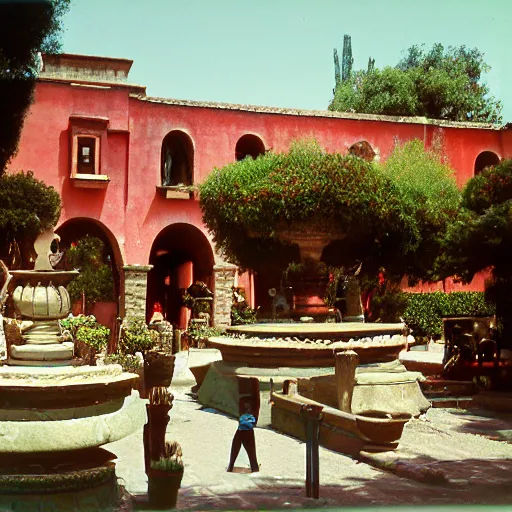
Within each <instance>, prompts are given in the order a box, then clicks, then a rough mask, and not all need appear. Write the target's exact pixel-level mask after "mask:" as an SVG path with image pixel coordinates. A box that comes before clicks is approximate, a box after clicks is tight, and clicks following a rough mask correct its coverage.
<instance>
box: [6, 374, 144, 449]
mask: <svg viewBox="0 0 512 512" xmlns="http://www.w3.org/2000/svg"><path fill="white" fill-rule="evenodd" d="M137 378H138V376H137V375H135V374H130V373H124V372H123V371H122V368H121V367H120V366H119V365H106V366H103V367H102V366H98V367H88V366H83V367H38V368H23V367H14V368H12V367H5V366H4V367H1V368H0V453H34V452H63V451H68V450H78V449H84V448H92V447H98V446H101V445H103V444H106V443H110V442H113V441H116V440H118V439H122V438H123V437H126V436H127V435H129V434H131V433H133V432H134V431H136V430H137V429H139V428H141V427H142V426H143V425H144V423H145V422H146V410H145V406H144V402H143V401H142V400H141V399H140V398H139V395H138V393H137V392H136V391H132V387H133V385H134V383H135V381H136V379H137Z"/></svg>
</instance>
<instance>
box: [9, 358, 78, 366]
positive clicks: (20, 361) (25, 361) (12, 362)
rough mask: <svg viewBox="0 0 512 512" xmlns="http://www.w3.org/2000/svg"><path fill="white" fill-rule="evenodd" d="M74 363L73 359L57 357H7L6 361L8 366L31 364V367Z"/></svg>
mask: <svg viewBox="0 0 512 512" xmlns="http://www.w3.org/2000/svg"><path fill="white" fill-rule="evenodd" d="M72 363H73V359H55V360H53V361H31V360H29V359H13V358H12V357H10V358H9V359H7V361H6V364H7V365H8V366H30V367H31V368H36V367H44V368H48V367H58V366H71V365H72Z"/></svg>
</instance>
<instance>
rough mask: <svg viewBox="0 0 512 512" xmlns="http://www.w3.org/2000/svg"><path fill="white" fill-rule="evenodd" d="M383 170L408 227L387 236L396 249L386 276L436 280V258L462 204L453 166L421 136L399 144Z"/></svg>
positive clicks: (412, 280) (413, 279)
mask: <svg viewBox="0 0 512 512" xmlns="http://www.w3.org/2000/svg"><path fill="white" fill-rule="evenodd" d="M380 168H381V170H382V172H383V173H384V174H385V175H386V176H387V177H389V178H391V179H392V181H393V183H394V185H395V187H396V190H397V192H398V194H399V195H400V199H401V203H402V215H405V216H407V218H408V225H409V226H410V229H409V232H408V233H396V234H395V236H396V235H398V238H397V239H395V240H392V239H390V240H389V242H390V244H393V245H395V246H396V248H397V250H396V252H395V255H394V257H393V258H392V259H391V260H390V262H389V263H388V265H387V268H386V271H387V273H388V277H391V278H393V276H394V277H395V278H396V280H399V279H401V277H403V276H404V275H407V276H408V278H409V281H410V282H411V283H415V282H417V281H418V280H419V279H423V280H426V281H436V280H438V279H439V274H438V272H437V269H436V265H435V264H436V260H437V257H438V255H439V252H440V251H441V250H442V244H443V239H444V235H445V233H446V231H447V229H448V228H449V226H451V225H452V223H453V222H454V221H455V219H456V218H457V215H458V212H459V207H460V202H461V194H460V191H459V189H458V188H457V184H456V181H455V172H454V170H453V169H452V168H451V167H450V166H449V165H448V163H446V162H444V161H443V158H442V156H441V155H440V153H439V152H438V151H436V150H425V148H424V146H423V143H422V142H421V141H420V140H417V139H416V140H412V141H409V142H406V143H403V144H397V146H396V147H395V149H394V150H393V152H392V153H391V155H390V157H389V158H388V159H387V160H386V161H385V162H384V163H383V164H381V165H380ZM404 235H405V236H406V237H408V240H404V239H403V236H404ZM400 248H403V249H405V250H400ZM390 251H392V248H390Z"/></svg>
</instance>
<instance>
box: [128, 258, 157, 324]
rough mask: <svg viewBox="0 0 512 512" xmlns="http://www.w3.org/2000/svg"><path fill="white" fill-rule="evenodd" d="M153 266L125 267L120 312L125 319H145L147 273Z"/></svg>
mask: <svg viewBox="0 0 512 512" xmlns="http://www.w3.org/2000/svg"><path fill="white" fill-rule="evenodd" d="M152 268H153V265H125V266H124V267H123V271H124V300H123V301H122V302H123V306H124V307H123V308H122V311H123V312H124V316H125V318H139V319H142V320H145V319H146V293H147V288H148V280H147V277H148V272H149V271H150V270H151V269H152Z"/></svg>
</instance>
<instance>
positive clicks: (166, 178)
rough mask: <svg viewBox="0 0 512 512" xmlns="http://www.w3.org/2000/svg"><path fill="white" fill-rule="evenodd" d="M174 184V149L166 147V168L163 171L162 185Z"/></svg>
mask: <svg viewBox="0 0 512 512" xmlns="http://www.w3.org/2000/svg"><path fill="white" fill-rule="evenodd" d="M171 185H172V151H171V148H169V147H166V148H165V156H164V168H163V173H162V186H164V187H170V186H171Z"/></svg>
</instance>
